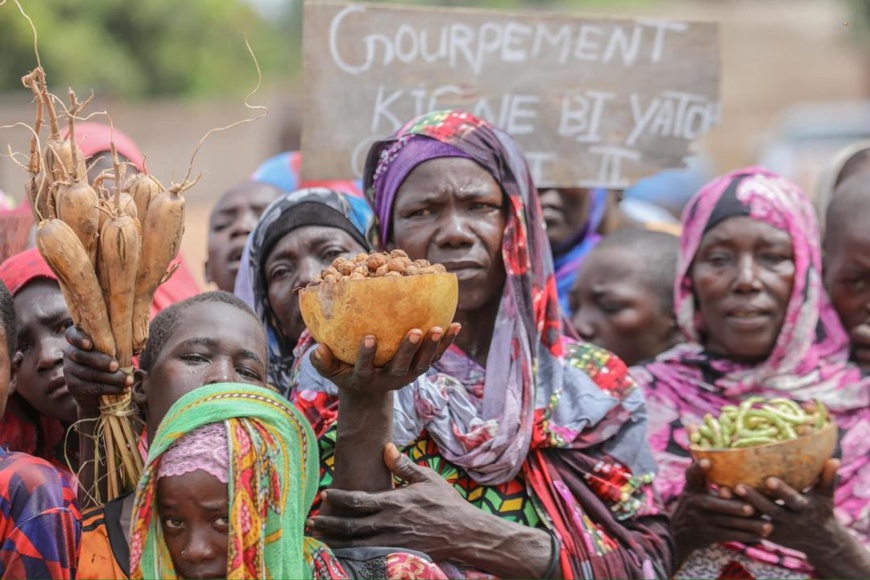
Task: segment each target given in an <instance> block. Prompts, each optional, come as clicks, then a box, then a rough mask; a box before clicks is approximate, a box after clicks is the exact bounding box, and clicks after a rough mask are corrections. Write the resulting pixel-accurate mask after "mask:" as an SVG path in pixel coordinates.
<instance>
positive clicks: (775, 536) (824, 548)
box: [734, 459, 870, 578]
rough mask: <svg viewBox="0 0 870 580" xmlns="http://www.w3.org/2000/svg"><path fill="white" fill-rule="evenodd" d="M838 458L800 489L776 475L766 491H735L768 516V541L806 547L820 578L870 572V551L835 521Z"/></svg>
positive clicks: (741, 488) (743, 488)
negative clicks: (812, 483)
mask: <svg viewBox="0 0 870 580" xmlns="http://www.w3.org/2000/svg"><path fill="white" fill-rule="evenodd" d="M839 468H840V461H839V460H838V459H829V460H828V461H827V462H826V463H825V465H824V467H823V468H822V475H821V476H820V477H819V481H818V483H817V484H816V485H815V486H814V487H813V488H812V489H811V490H809V491H808V492H807V493H801V492H799V491H797V490H795V489H793V488H792V487H790V486H788V485H786V483H785V482H783V481H782V480H779V479H777V478H773V477H772V478H770V479H769V480H768V481H767V492H766V494H763V493H760V492H758V491H757V490H754V489H752V488H750V487H748V486H744V485H740V486H737V487H736V488H735V489H734V493H736V494H737V495H739V496H741V497H743V498H744V499H746V501H748V502H750V503H751V504H752V505H753V506H755V509H757V510H758V511H759V512H760V513H763V514H764V515H765V516H767V517H768V518H770V520H771V522H772V523H773V529H774V531H773V533H772V534H771V536H770V541H771V542H775V543H777V544H779V545H780V546H785V547H786V548H791V549H792V550H797V551H799V552H803V553H804V554H806V555H807V559H808V560H809V561H810V564H812V565H813V567H814V568H815V569H816V574H817V575H818V576H820V577H822V578H868V577H870V551H868V550H867V548H865V547H864V546H862V545H861V543H860V542H859V541H858V540H857V539H856V538H855V537H854V536H852V535H851V534H850V533H849V531H848V530H847V529H846V528H845V527H843V525H842V524H840V523H839V522H838V521H837V518H836V516H835V515H834V491H835V490H836V488H837V470H838V469H839Z"/></svg>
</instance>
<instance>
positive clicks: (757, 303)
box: [691, 216, 795, 362]
mask: <svg viewBox="0 0 870 580" xmlns="http://www.w3.org/2000/svg"><path fill="white" fill-rule="evenodd" d="M794 274H795V264H794V250H793V248H792V243H791V237H790V236H789V235H788V234H787V233H786V232H784V231H782V230H779V229H777V228H775V227H773V226H771V225H768V224H766V223H764V222H760V221H757V220H754V219H752V218H750V217H743V216H741V217H734V218H730V219H726V220H725V221H723V222H721V223H719V224H717V225H716V226H715V227H714V228H713V229H711V230H710V231H709V232H707V233H706V234H705V235H704V238H703V240H702V241H701V246H700V248H699V249H698V253H697V255H696V256H695V261H694V263H693V264H692V270H691V278H692V285H693V287H694V289H695V299H696V300H697V305H698V310H699V311H700V313H701V317H702V319H703V325H702V329H703V332H702V334H703V336H704V339H705V346H706V348H707V349H708V350H710V351H712V352H715V353H717V354H721V355H724V356H727V357H729V358H732V359H734V360H739V361H747V362H757V361H760V360H763V359H765V358H767V357H768V356H769V355H770V352H771V350H773V347H774V345H775V344H776V339H777V337H778V336H779V331H780V329H781V328H782V324H783V321H784V320H785V313H786V309H787V308H788V302H789V298H790V297H791V291H792V286H793V285H794Z"/></svg>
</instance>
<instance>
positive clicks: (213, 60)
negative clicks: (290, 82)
mask: <svg viewBox="0 0 870 580" xmlns="http://www.w3.org/2000/svg"><path fill="white" fill-rule="evenodd" d="M22 5H23V6H24V9H25V10H26V11H27V13H28V15H29V16H30V17H31V18H32V19H33V22H34V24H35V25H36V29H37V32H38V34H39V54H40V57H41V59H42V64H43V66H44V67H45V70H46V73H47V75H48V80H49V84H50V85H51V86H52V87H55V88H56V90H61V89H62V88H65V87H67V86H73V87H74V88H75V89H76V90H77V91H81V92H80V94H86V93H87V92H89V91H90V90H91V89H93V90H94V91H95V92H97V93H98V94H100V95H101V96H122V97H126V98H139V97H154V96H162V95H202V94H207V93H215V92H238V91H245V90H247V89H249V88H250V87H251V84H252V79H253V78H255V76H256V73H255V71H254V65H253V62H252V60H251V57H250V55H249V54H248V51H247V48H246V47H245V39H244V35H245V33H247V34H248V37H249V40H250V43H251V46H252V48H253V49H254V52H255V54H256V55H257V58H258V60H259V62H260V66H261V68H262V70H263V73H264V76H265V77H266V78H267V79H270V78H271V79H274V78H275V77H280V76H287V75H289V74H290V71H289V70H288V69H289V67H288V61H289V60H290V58H291V53H292V52H293V49H292V47H291V42H292V40H291V39H289V38H287V36H286V35H283V34H281V33H280V32H279V30H278V29H277V28H273V26H272V25H271V24H269V23H267V22H264V21H263V20H262V19H261V18H260V17H259V16H258V15H257V13H256V12H255V11H254V10H253V8H251V6H250V5H249V4H247V3H245V2H241V1H238V0H147V1H140V2H119V1H117V0H88V1H87V2H82V1H80V0H23V1H22ZM0 54H2V55H3V57H2V58H0V91H9V90H18V89H20V88H21V82H20V78H21V76H22V75H24V74H26V73H27V72H28V71H30V70H31V69H32V68H33V67H34V66H36V58H35V56H34V52H33V34H32V32H31V30H30V26H29V25H28V23H27V21H26V20H25V18H24V17H23V16H22V15H21V14H20V12H19V11H18V8H17V7H16V6H15V4H14V3H13V2H12V0H9V1H8V2H7V3H6V4H5V5H4V6H2V7H0Z"/></svg>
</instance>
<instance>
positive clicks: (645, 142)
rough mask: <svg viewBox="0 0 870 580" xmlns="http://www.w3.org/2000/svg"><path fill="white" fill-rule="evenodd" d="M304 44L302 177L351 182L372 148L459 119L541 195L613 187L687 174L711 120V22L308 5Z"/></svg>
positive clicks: (714, 109)
mask: <svg viewBox="0 0 870 580" xmlns="http://www.w3.org/2000/svg"><path fill="white" fill-rule="evenodd" d="M303 34H304V39H303V44H304V48H303V51H304V63H305V72H304V77H305V78H304V82H305V115H304V118H303V125H302V151H303V157H302V172H303V176H304V178H305V179H306V180H319V179H346V178H358V177H359V176H360V175H361V174H362V170H363V163H364V162H365V156H366V153H367V152H368V149H369V147H370V146H371V144H372V143H373V142H374V141H377V140H378V139H381V138H383V137H385V136H387V135H390V134H391V133H393V132H394V131H396V130H397V129H398V128H400V127H401V126H402V125H403V124H405V123H406V122H407V121H410V120H411V119H412V118H414V117H415V116H417V115H420V114H423V113H426V112H429V111H435V110H443V109H462V110H466V111H469V112H471V113H473V114H475V115H478V116H480V117H483V118H485V119H487V120H488V121H490V122H492V123H494V124H496V125H498V126H499V127H501V128H502V129H504V130H506V131H507V132H508V133H510V134H511V135H513V136H514V137H515V138H516V139H517V141H518V142H519V143H520V145H521V147H522V149H523V151H524V153H525V155H526V158H527V159H528V161H529V166H530V167H531V169H532V173H533V175H534V177H535V181H536V183H537V184H538V185H539V186H541V187H543V186H560V187H591V186H602V187H609V188H616V189H619V188H624V187H626V186H628V185H629V184H630V183H632V182H633V181H634V180H636V179H638V178H640V177H643V176H645V175H650V174H653V173H656V172H658V171H659V170H661V169H664V168H672V167H681V166H683V159H684V158H685V157H686V155H687V154H688V152H689V145H690V144H691V143H692V141H694V140H696V139H698V138H699V137H700V136H702V135H703V134H704V133H705V132H707V131H708V130H709V129H710V128H711V127H713V126H714V125H715V124H716V122H717V121H718V119H719V114H720V103H719V68H720V66H719V31H718V26H717V25H716V24H713V23H695V22H691V23H690V22H676V21H665V20H649V19H634V20H626V19H604V18H581V17H576V16H559V15H552V14H543V13H529V14H522V13H504V12H492V11H482V10H470V9H452V8H410V7H397V6H385V5H374V4H348V3H331V2H310V3H308V4H306V6H305V25H304V32H303Z"/></svg>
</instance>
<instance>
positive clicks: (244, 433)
mask: <svg viewBox="0 0 870 580" xmlns="http://www.w3.org/2000/svg"><path fill="white" fill-rule="evenodd" d="M213 423H223V424H224V425H226V427H227V435H228V442H229V450H228V451H229V459H230V473H229V484H228V485H229V490H228V492H229V497H230V506H229V514H230V527H229V550H228V553H227V578H310V577H311V576H312V572H311V568H310V562H311V559H312V557H315V556H314V553H315V552H317V551H318V550H320V549H322V545H321V544H319V543H318V542H316V541H313V540H311V539H310V538H308V539H306V538H305V536H304V529H305V519H306V517H307V515H308V510H309V508H310V507H311V504H312V502H313V501H314V497H315V494H316V493H317V481H318V475H319V472H318V457H317V446H316V445H315V444H314V443H315V442H316V439H315V437H314V433H313V431H312V430H311V427H310V426H309V425H308V422H307V421H306V420H305V418H304V417H302V416H301V415H300V414H299V412H298V411H297V410H296V409H295V408H294V407H293V406H292V405H291V404H290V403H288V402H287V400H286V399H284V398H283V397H281V396H280V395H278V394H277V393H275V392H272V391H270V390H268V389H265V388H262V387H256V386H253V385H246V384H232V383H224V384H217V385H209V386H204V387H200V388H197V389H194V390H193V391H191V392H190V393H188V394H187V395H185V396H184V397H182V398H181V399H180V400H179V401H178V402H176V403H175V404H174V405H173V406H172V408H171V409H170V410H169V412H168V413H167V415H166V417H165V418H164V419H163V422H162V423H161V424H160V428H159V429H158V430H157V434H156V437H155V439H154V443H153V444H152V446H151V449H150V450H149V453H148V463H147V464H146V466H145V471H144V473H143V475H142V479H141V480H140V481H139V486H138V488H137V490H136V501H135V504H134V507H133V514H134V519H133V523H132V532H131V546H130V556H131V564H132V570H133V577H134V578H176V573H175V569H174V567H173V564H172V558H171V556H170V555H169V551H168V549H167V548H166V543H165V542H164V540H163V532H162V528H161V525H160V518H159V515H158V514H157V513H156V510H157V502H156V501H155V500H156V490H157V477H156V475H157V470H158V467H159V465H160V459H161V457H162V456H163V454H164V453H165V452H166V451H167V450H168V449H169V448H170V447H171V446H172V445H173V444H174V443H175V442H176V441H178V440H179V439H180V438H181V437H182V436H184V435H185V434H187V433H190V432H192V431H195V430H196V429H199V428H200V427H203V426H206V425H209V424H213ZM251 475H253V477H250V476H251ZM258 528H259V530H258Z"/></svg>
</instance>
